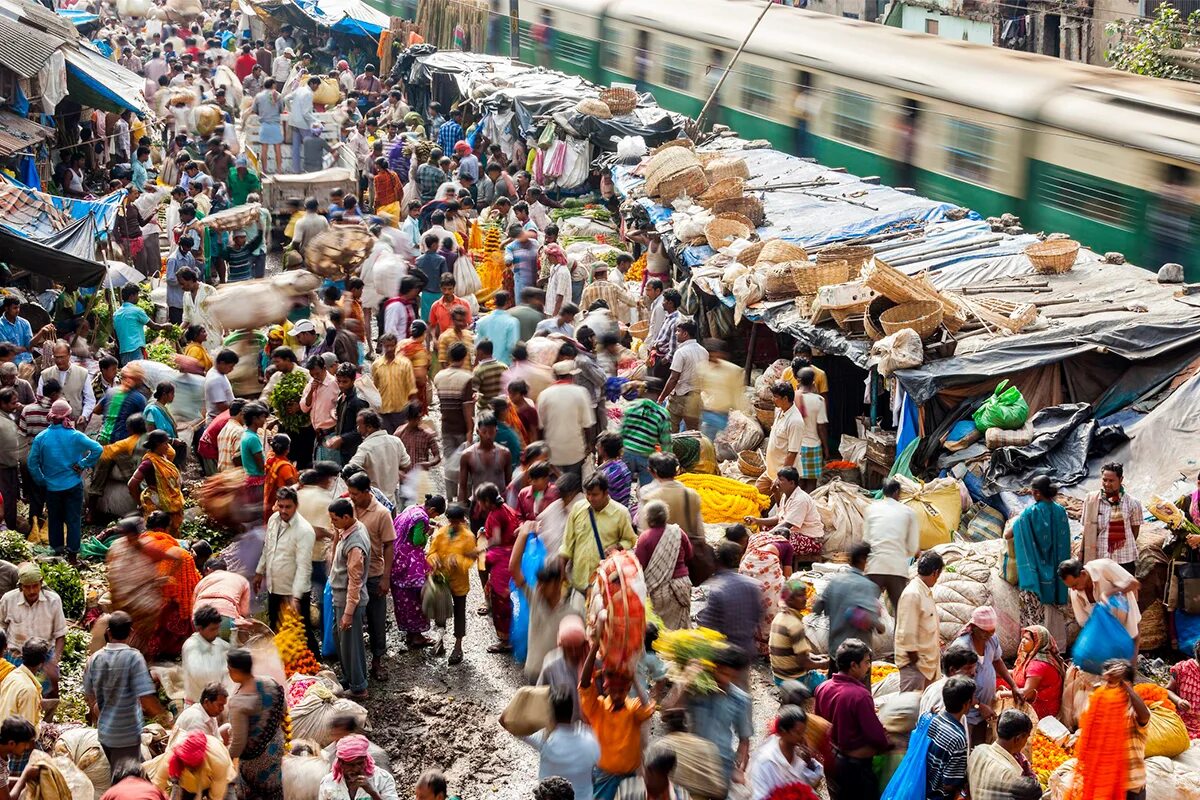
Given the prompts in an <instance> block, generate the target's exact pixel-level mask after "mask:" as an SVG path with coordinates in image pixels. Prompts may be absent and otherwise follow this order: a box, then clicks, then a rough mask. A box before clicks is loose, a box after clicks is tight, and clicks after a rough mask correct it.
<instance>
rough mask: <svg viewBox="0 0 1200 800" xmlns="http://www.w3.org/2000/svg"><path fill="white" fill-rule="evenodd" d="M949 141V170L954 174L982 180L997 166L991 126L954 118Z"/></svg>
mask: <svg viewBox="0 0 1200 800" xmlns="http://www.w3.org/2000/svg"><path fill="white" fill-rule="evenodd" d="M949 123H950V130H949V136H948V137H947V144H946V169H947V171H948V172H949V173H950V174H951V175H956V176H958V177H960V178H966V179H967V180H969V181H975V182H977V183H983V182H986V181H987V180H988V178H989V177H991V174H992V170H993V169H994V168H995V160H994V159H993V157H992V150H993V146H992V145H993V142H994V139H993V136H992V130H991V128H988V127H987V126H985V125H977V124H975V123H973V122H963V121H962V120H957V119H952V120H950V121H949Z"/></svg>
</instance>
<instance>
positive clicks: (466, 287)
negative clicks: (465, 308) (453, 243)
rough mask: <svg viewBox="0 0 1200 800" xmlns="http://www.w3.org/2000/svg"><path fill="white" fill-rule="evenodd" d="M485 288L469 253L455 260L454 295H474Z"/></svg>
mask: <svg viewBox="0 0 1200 800" xmlns="http://www.w3.org/2000/svg"><path fill="white" fill-rule="evenodd" d="M482 288H483V281H482V280H480V279H479V272H478V271H477V270H476V269H475V262H474V261H473V260H472V259H471V256H470V255H468V254H467V253H463V254H462V255H460V256H459V257H458V258H456V259H455V260H454V293H455V294H456V295H458V296H459V297H465V296H467V295H472V294H475V293H476V292H478V291H479V290H480V289H482Z"/></svg>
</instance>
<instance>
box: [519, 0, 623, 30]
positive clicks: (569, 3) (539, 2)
mask: <svg viewBox="0 0 1200 800" xmlns="http://www.w3.org/2000/svg"><path fill="white" fill-rule="evenodd" d="M526 2H531V5H534V6H540V7H546V8H549V9H551V10H554V9H562V10H563V11H570V12H573V13H576V14H581V15H583V16H585V17H594V18H595V20H596V24H597V25H598V24H599V23H600V17H601V16H603V15H604V13H605V10H606V9H607V8H608V6H609V4H610V3H611V2H612V0H521V5H522V7H523V6H524V5H525V3H526ZM506 13H507V12H506ZM521 16H522V17H524V16H525V13H524V8H522V12H521ZM530 20H531V21H532V18H530Z"/></svg>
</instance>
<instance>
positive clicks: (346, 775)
mask: <svg viewBox="0 0 1200 800" xmlns="http://www.w3.org/2000/svg"><path fill="white" fill-rule="evenodd" d="M370 748H371V743H370V742H369V741H367V737H365V736H363V735H362V734H358V733H353V734H350V735H349V736H343V737H342V738H341V739H339V740H338V743H337V750H336V755H335V756H334V759H333V768H332V769H331V770H330V773H329V774H328V775H326V776H325V777H324V779H322V781H321V788H320V789H319V790H318V793H317V796H318V797H320V798H321V800H351V798H357V797H358V796H359V791H360V790H361V791H362V792H364V793H366V794H367V795H368V796H369V797H371V798H372V800H400V795H399V794H398V793H397V791H396V779H395V778H393V777H392V776H391V774H390V773H389V772H387V771H386V770H383V769H380V768H379V767H377V766H376V765H375V759H373V758H372V757H371V753H370Z"/></svg>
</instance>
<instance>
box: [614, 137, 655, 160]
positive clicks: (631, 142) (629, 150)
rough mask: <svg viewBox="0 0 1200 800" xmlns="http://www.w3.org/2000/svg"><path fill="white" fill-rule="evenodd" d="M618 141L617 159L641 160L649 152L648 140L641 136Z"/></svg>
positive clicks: (622, 138) (623, 138)
mask: <svg viewBox="0 0 1200 800" xmlns="http://www.w3.org/2000/svg"><path fill="white" fill-rule="evenodd" d="M613 138H614V139H617V158H619V159H622V160H624V159H626V158H641V157H642V156H644V155H646V153H647V152H649V151H648V150H647V149H646V140H645V139H644V138H642V137H641V136H622V137H620V138H618V137H616V136H614V137H613Z"/></svg>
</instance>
